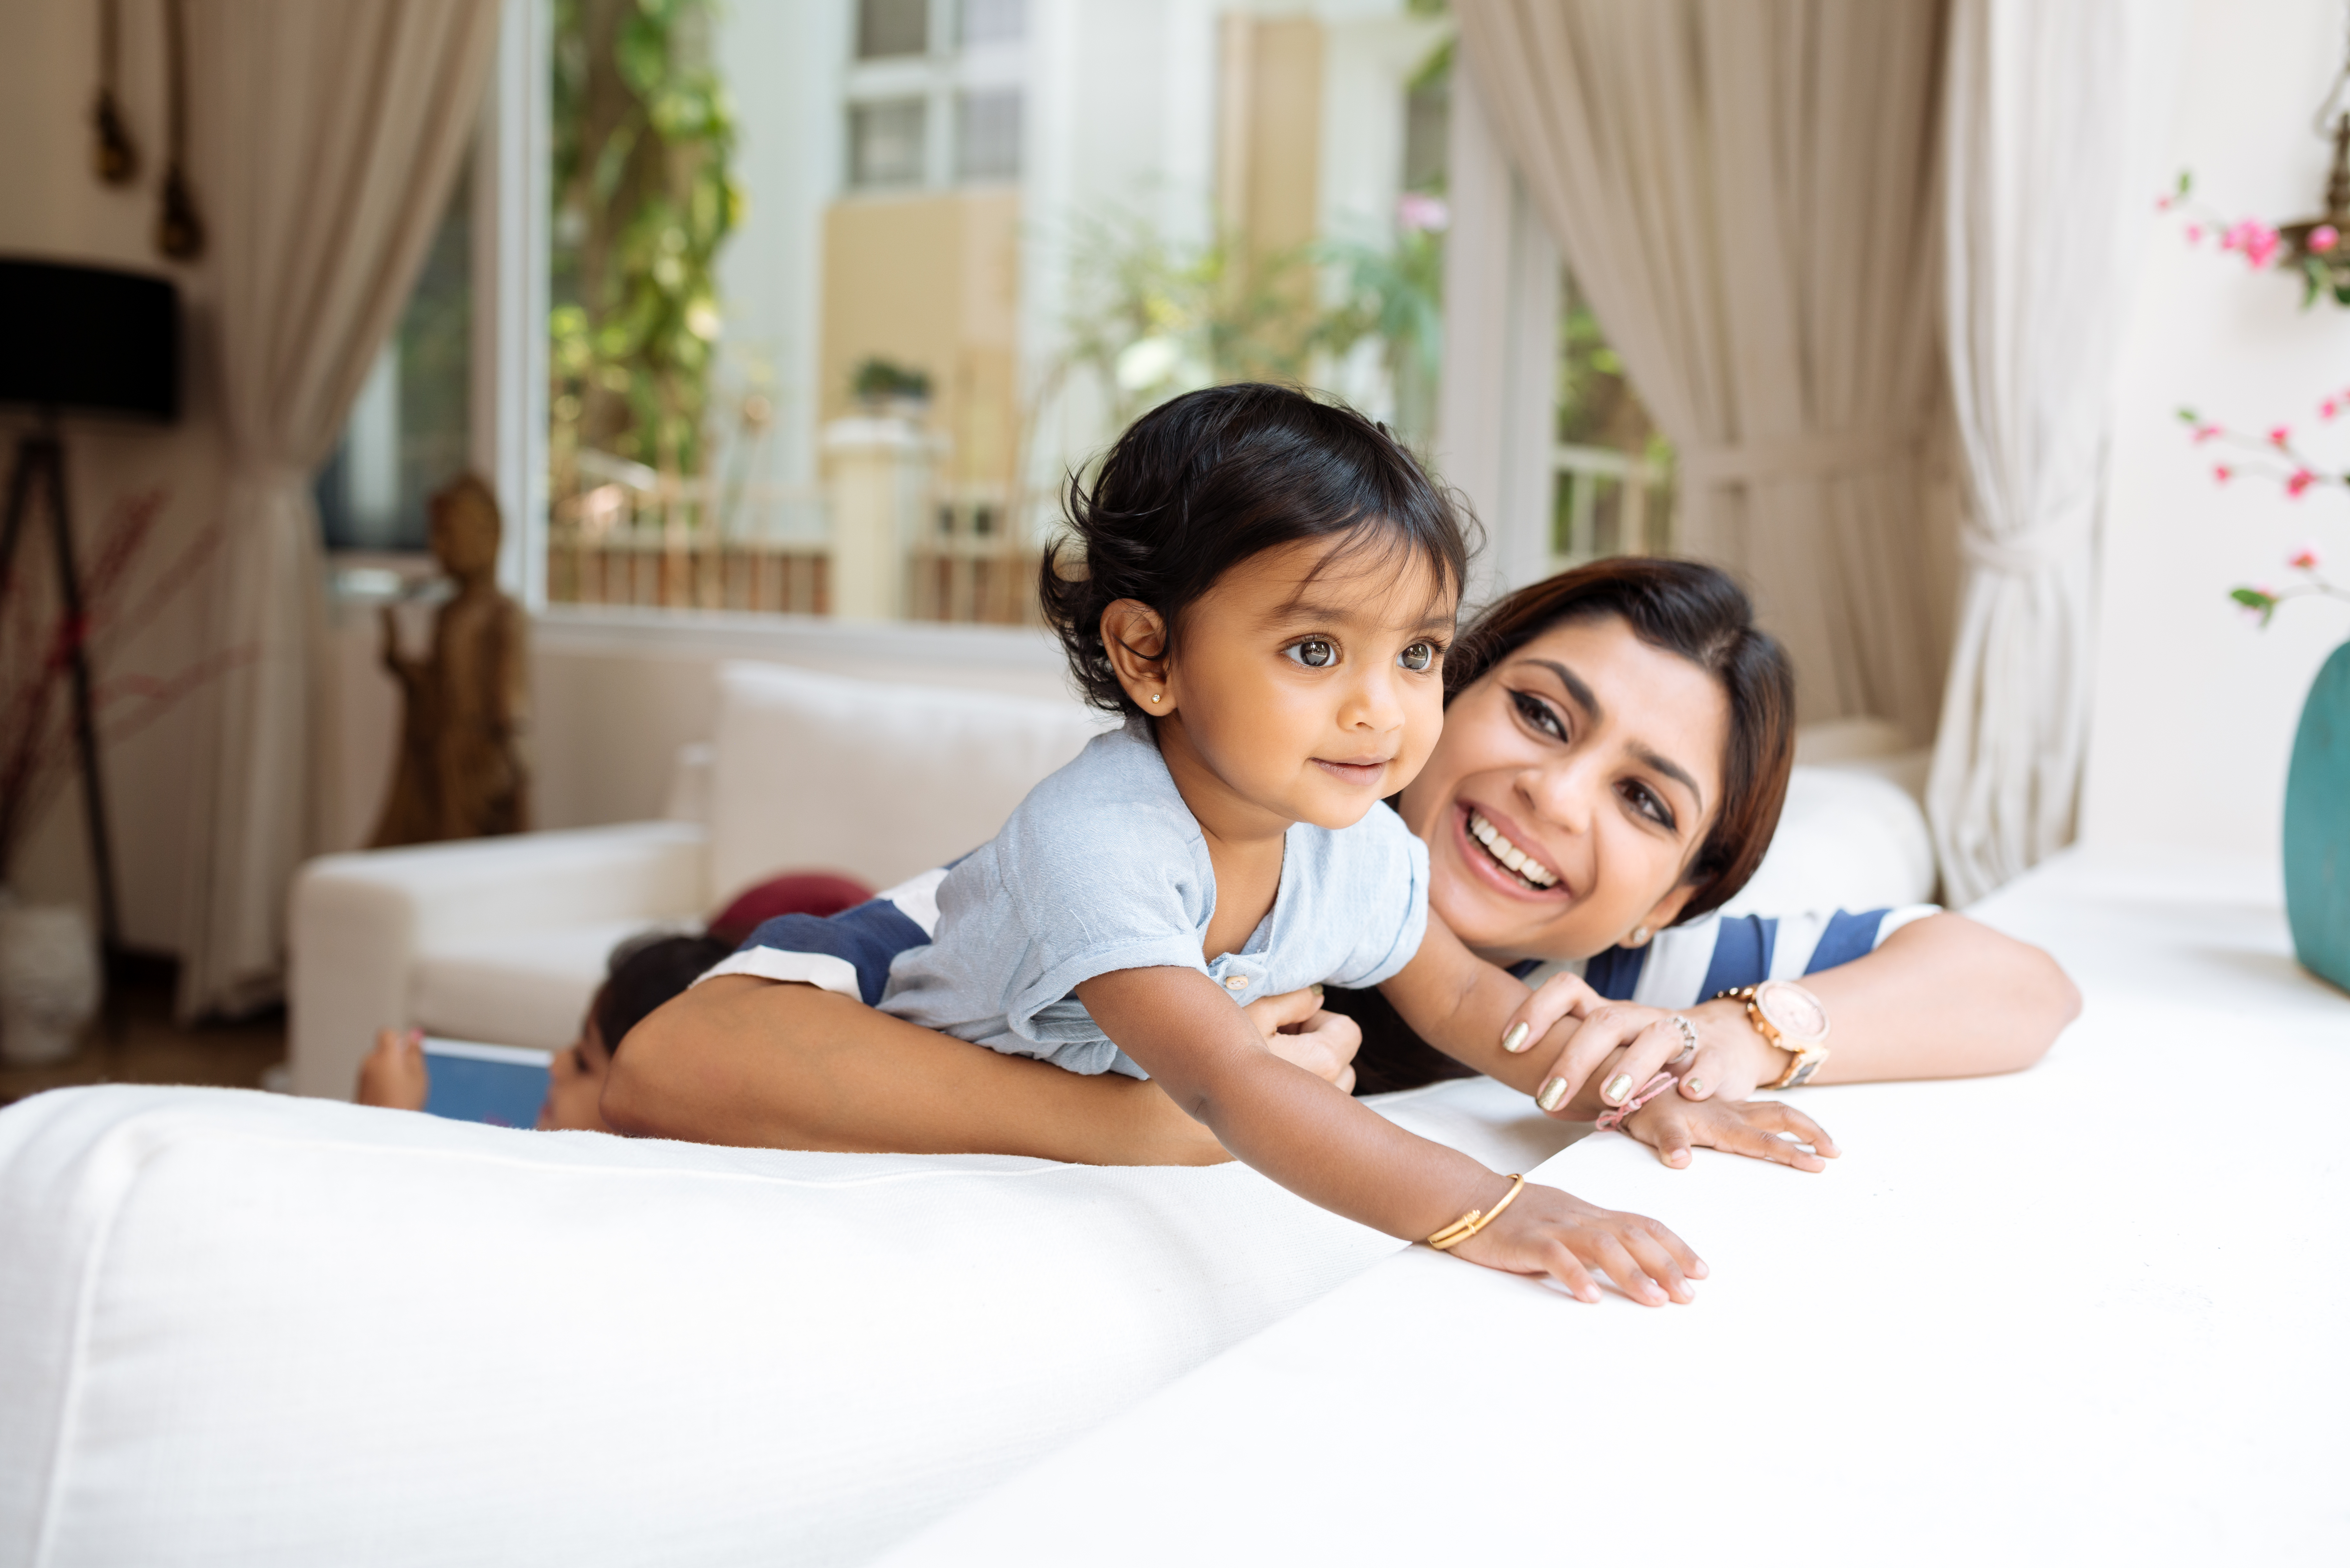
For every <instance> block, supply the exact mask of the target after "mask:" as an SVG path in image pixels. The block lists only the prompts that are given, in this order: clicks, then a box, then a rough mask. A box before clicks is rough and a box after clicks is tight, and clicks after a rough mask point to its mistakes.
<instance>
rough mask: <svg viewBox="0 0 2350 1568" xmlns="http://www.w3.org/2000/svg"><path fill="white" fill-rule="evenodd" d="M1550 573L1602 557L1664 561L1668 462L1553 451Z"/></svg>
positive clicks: (1562, 448)
mask: <svg viewBox="0 0 2350 1568" xmlns="http://www.w3.org/2000/svg"><path fill="white" fill-rule="evenodd" d="M1551 467H1552V470H1553V472H1555V475H1556V477H1557V488H1556V490H1555V493H1554V502H1553V510H1552V514H1551V568H1552V570H1554V571H1558V570H1563V569H1564V568H1565V567H1568V566H1578V565H1580V564H1581V563H1583V562H1585V561H1592V560H1597V559H1598V558H1599V557H1601V556H1655V555H1662V554H1664V553H1665V552H1666V551H1667V550H1669V549H1670V548H1671V545H1672V499H1673V492H1672V484H1673V471H1672V465H1671V464H1670V463H1669V462H1661V461H1659V460H1658V459H1657V458H1655V457H1651V456H1643V455H1640V454H1638V453H1635V452H1619V451H1617V449H1616V448H1614V447H1605V446H1569V445H1565V444H1561V445H1559V446H1556V447H1554V448H1553V449H1552V450H1551Z"/></svg>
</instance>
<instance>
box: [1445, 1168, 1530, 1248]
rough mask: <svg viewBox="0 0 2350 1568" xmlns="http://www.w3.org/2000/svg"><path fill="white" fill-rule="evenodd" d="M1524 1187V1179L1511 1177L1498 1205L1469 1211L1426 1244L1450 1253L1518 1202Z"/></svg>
mask: <svg viewBox="0 0 2350 1568" xmlns="http://www.w3.org/2000/svg"><path fill="white" fill-rule="evenodd" d="M1525 1185H1526V1179H1525V1178H1524V1177H1523V1176H1513V1177H1512V1178H1510V1189H1509V1190H1508V1191H1507V1192H1504V1193H1503V1194H1502V1200H1501V1201H1500V1202H1499V1203H1496V1204H1494V1205H1493V1206H1492V1208H1491V1209H1471V1210H1469V1212H1468V1213H1466V1214H1463V1215H1462V1216H1461V1218H1460V1219H1458V1220H1454V1221H1453V1222H1452V1223H1451V1224H1450V1225H1447V1226H1446V1227H1445V1228H1444V1229H1443V1230H1441V1231H1438V1232H1437V1233H1436V1234H1435V1235H1433V1236H1430V1238H1429V1239H1428V1244H1429V1245H1430V1246H1431V1247H1433V1248H1435V1249H1436V1250H1437V1251H1440V1252H1449V1251H1452V1249H1453V1248H1455V1247H1458V1246H1459V1245H1461V1242H1463V1241H1467V1240H1468V1239H1469V1238H1470V1237H1471V1236H1474V1235H1475V1234H1476V1233H1477V1232H1478V1231H1482V1230H1483V1229H1484V1228H1485V1227H1486V1226H1488V1225H1491V1224H1492V1222H1493V1221H1494V1220H1498V1219H1500V1218H1501V1217H1502V1210H1504V1209H1507V1208H1508V1207H1509V1206H1510V1205H1511V1204H1513V1203H1515V1202H1516V1201H1517V1200H1518V1194H1519V1193H1520V1192H1522V1191H1523V1190H1524V1189H1525Z"/></svg>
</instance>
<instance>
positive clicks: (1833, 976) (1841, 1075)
mask: <svg viewBox="0 0 2350 1568" xmlns="http://www.w3.org/2000/svg"><path fill="white" fill-rule="evenodd" d="M1803 983H1804V986H1806V987H1807V988H1808V989H1810V990H1811V991H1812V992H1814V994H1815V995H1817V996H1818V997H1819V999H1820V1000H1821V1001H1822V1002H1825V1003H1826V1005H1827V1011H1828V1018H1829V1020H1830V1022H1831V1025H1832V1027H1831V1031H1830V1033H1829V1035H1828V1041H1827V1044H1828V1051H1829V1054H1828V1059H1827V1061H1825V1063H1823V1064H1821V1066H1820V1069H1819V1072H1818V1073H1817V1074H1816V1075H1814V1077H1813V1078H1812V1080H1811V1081H1812V1082H1813V1083H1815V1084H1858V1083H1870V1082H1876V1081H1879V1080H1886V1079H1895V1078H1970V1077H1978V1076H1981V1075H1985V1074H1990V1073H2012V1072H2016V1071H2019V1070H2021V1069H2022V1068H2025V1067H2029V1066H2031V1065H2032V1064H2033V1063H2034V1062H2037V1061H2039V1060H2040V1058H2041V1057H2042V1056H2043V1055H2045V1054H2047V1052H2048V1047H2049V1046H2050V1045H2051V1044H2054V1042H2055V1039H2056V1036H2057V1035H2058V1034H2059V1033H2062V1032H2063V1030H2064V1026H2065V1025H2066V1024H2068V1023H2072V1022H2073V1020H2074V1017H2075V1016H2077V1015H2078V1014H2079V1012H2080V1011H2081V993H2080V992H2078V991H2076V990H2074V986H2073V982H2072V981H2071V979H2070V978H2068V977H2067V976H2066V975H2065V973H2064V970H2063V969H2061V968H2059V967H2058V966H2057V963H2056V961H2055V960H2054V959H2052V958H2050V957H2049V956H2048V955H2047V954H2046V953H2044V952H2043V951H2041V950H2039V949H2038V948H2035V947H2033V946H2032V945H2031V944H2029V943H2027V942H2020V941H2017V940H2015V939H2014V938H2012V937H2010V936H2006V935H2004V934H2002V933H2001V932H1999V931H1994V930H1992V929H1991V928H1990V927H1988V926H1984V925H1979V924H1977V923H1976V922H1975V921H1973V920H1970V919H1967V918H1966V917H1965V916H1963V915H1947V914H1945V915H1929V916H1928V917H1927V918H1926V919H1922V920H1917V921H1913V922H1911V923H1910V924H1908V925H1906V926H1904V927H1902V928H1901V929H1899V930H1898V931H1896V932H1894V933H1893V934H1892V935H1891V936H1889V937H1887V938H1886V939H1885V941H1884V944H1883V945H1882V946H1880V947H1879V948H1878V949H1877V950H1876V951H1875V952H1872V953H1869V954H1866V956H1864V957H1861V958H1857V959H1855V960H1853V961H1851V962H1850V963H1846V964H1839V965H1838V966H1836V967H1835V969H1831V970H1823V971H1820V972H1819V973H1817V974H1811V975H1805V976H1804V981H1803ZM1692 1017H1695V1018H1697V1019H1698V1022H1699V1026H1700V1030H1702V1031H1705V1032H1708V1033H1711V1032H1712V1031H1713V1030H1715V1029H1723V1030H1727V1031H1731V1032H1732V1033H1736V1034H1738V1035H1741V1036H1742V1037H1743V1038H1744V1039H1745V1040H1746V1041H1747V1042H1748V1044H1750V1046H1751V1048H1752V1050H1753V1051H1754V1052H1755V1053H1756V1054H1758V1056H1759V1058H1760V1059H1761V1063H1762V1070H1761V1071H1759V1072H1758V1074H1757V1075H1756V1076H1757V1080H1758V1082H1760V1083H1761V1084H1763V1085H1765V1086H1768V1085H1770V1084H1772V1083H1773V1082H1774V1081H1775V1080H1776V1079H1777V1078H1778V1077H1779V1075H1780V1074H1781V1073H1783V1071H1784V1070H1785V1068H1786V1064H1787V1060H1788V1058H1787V1054H1786V1053H1785V1052H1783V1051H1779V1050H1774V1049H1773V1048H1771V1047H1770V1046H1769V1045H1767V1044H1764V1042H1763V1037H1762V1036H1761V1035H1760V1034H1759V1033H1756V1032H1755V1030H1754V1028H1753V1025H1752V1023H1749V1022H1748V1021H1747V1017H1746V1010H1745V1008H1744V1007H1743V1006H1742V1004H1741V1003H1738V1002H1708V1003H1706V1004H1704V1005H1703V1006H1702V1007H1700V1009H1698V1010H1696V1012H1693V1013H1692Z"/></svg>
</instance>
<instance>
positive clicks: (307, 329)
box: [180, 0, 498, 1015]
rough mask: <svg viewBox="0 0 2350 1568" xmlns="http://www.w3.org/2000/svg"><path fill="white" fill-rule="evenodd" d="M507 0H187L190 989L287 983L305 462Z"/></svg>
mask: <svg viewBox="0 0 2350 1568" xmlns="http://www.w3.org/2000/svg"><path fill="white" fill-rule="evenodd" d="M497 22H498V0H191V4H190V5H189V6H188V27H189V59H188V79H189V85H190V99H191V105H192V109H191V132H192V138H193V141H192V163H193V170H192V176H193V181H194V183H195V186H196V192H197V195H198V198H199V201H200V202H201V204H202V206H203V211H204V216H205V219H206V222H207V224H208V227H209V229H210V234H211V254H210V256H209V258H208V263H207V265H209V266H210V267H211V269H212V271H213V277H214V293H215V297H216V299H217V301H218V303H217V306H216V315H215V318H214V320H213V323H212V327H213V336H214V337H215V339H216V341H215V343H214V345H213V350H214V351H213V358H214V359H215V361H216V362H217V364H218V366H219V368H220V379H221V385H220V389H219V393H220V400H221V406H222V410H223V415H224V423H225V425H226V428H227V437H228V443H229V449H230V451H229V472H228V481H227V489H226V498H225V501H224V506H225V509H226V511H225V516H226V520H227V539H226V544H225V546H224V549H223V550H222V552H221V554H220V556H219V557H218V564H217V567H216V570H217V574H218V576H217V579H216V581H215V582H214V583H213V585H212V587H211V592H210V594H209V601H210V606H211V616H212V625H211V628H210V646H211V647H212V648H213V649H214V650H216V651H221V652H225V653H227V654H229V655H231V657H232V662H231V663H230V664H229V666H228V668H227V671H226V673H225V674H224V677H223V678H222V679H221V680H220V681H219V682H218V683H217V684H216V685H215V686H214V687H213V689H212V690H211V691H210V692H209V705H210V707H211V710H212V711H211V713H210V715H209V722H207V723H205V724H203V725H202V726H201V728H202V730H203V733H204V739H203V743H202V746H201V748H200V752H199V754H198V755H197V756H195V757H194V758H192V760H191V761H192V766H191V769H190V774H189V777H188V779H187V781H186V782H187V787H188V791H189V801H190V813H191V817H190V825H189V836H190V854H189V883H188V888H187V908H186V919H185V921H184V931H185V942H186V950H185V952H184V954H183V956H182V968H181V984H180V1008H181V1011H182V1013H183V1014H190V1015H192V1014H196V1013H202V1012H240V1011H244V1010H246V1009H249V1008H251V1007H252V1006H255V1005H256V1004H258V1003H260V1002H265V1001H268V1000H270V999H271V998H273V997H274V996H276V994H277V991H278V987H279V981H280V975H281V973H282V970H283V960H284V950H285V906H286V888H287V886H288V883H289V882H290V880H291V878H292V877H293V874H294V870H295V867H296V866H297V865H298V864H299V863H300V861H301V859H302V857H303V854H304V852H305V850H306V849H307V845H308V834H309V826H310V825H309V820H308V819H309V815H310V803H311V790H310V787H309V779H308V774H309V768H310V763H311V751H312V747H311V744H310V737H311V724H310V722H309V720H310V713H309V710H310V704H311V701H312V692H311V672H312V670H315V669H316V668H317V658H316V645H317V634H318V630H319V628H320V615H321V610H322V608H323V606H322V602H321V597H320V595H321V585H320V581H319V561H318V554H317V514H316V511H315V509H314V507H313V505H312V502H311V497H310V475H311V472H312V471H313V470H314V469H315V468H316V467H317V465H318V463H320V462H323V461H324V460H325V458H326V456H327V454H328V451H329V450H330V449H331V447H332V446H333V444H334V441H335V437H336V434H337V432H338V431H339V430H340V429H341V426H342V421H343V418H344V415H345V413H346V412H347V411H348V409H349V407H350V403H351V400H352V399H353V398H354V397H355V396H356V395H357V393H358V390H359V383H360V381H361V380H362V379H364V378H365V376H366V374H367V370H368V366H369V362H370V361H371V360H372V359H373V358H374V357H375V355H376V352H377V350H378V349H379V348H380V347H381V345H382V343H383V340H384V337H385V336H386V334H388V333H389V332H390V329H391V327H392V326H393V324H394V323H395V322H396V321H397V320H398V319H399V316H400V307H401V306H402V305H403V304H404V303H405V301H406V299H407V297H408V292H409V289H410V287H411V286H412V284H413V282H414V280H415V276H416V271H417V268H418V267H419V265H421V262H422V259H423V254H424V249H425V246H426V245H427V244H429V243H430V241H431V239H432V231H433V228H434V226H435V224H436V223H437V222H438V221H439V219H440V216H441V213H442V207H443V205H444V204H445V202H447V200H448V195H449V191H450V186H451V182H452V180H453V179H454V177H455V174H456V171H457V167H458V163H459V161H460V160H461V159H462V157H463V154H464V152H465V150H466V147H467V144H468V143H469V142H470V140H471V139H472V137H473V130H474V126H475V122H476V118H477V112H478V109H479V106H480V100H481V97H482V91H483V88H484V83H485V82H486V81H487V79H488V74H489V67H490V65H491V60H492V57H493V55H494V50H495V46H496V39H497Z"/></svg>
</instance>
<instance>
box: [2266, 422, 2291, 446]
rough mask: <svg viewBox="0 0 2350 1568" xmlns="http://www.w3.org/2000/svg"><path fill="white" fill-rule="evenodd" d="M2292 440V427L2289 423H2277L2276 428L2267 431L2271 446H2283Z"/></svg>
mask: <svg viewBox="0 0 2350 1568" xmlns="http://www.w3.org/2000/svg"><path fill="white" fill-rule="evenodd" d="M2292 440H2293V427H2292V426H2291V425H2279V426H2277V428H2276V429H2274V430H2272V431H2269V444H2270V445H2271V446H2283V445H2285V444H2286V443H2287V442H2289V441H2292Z"/></svg>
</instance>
